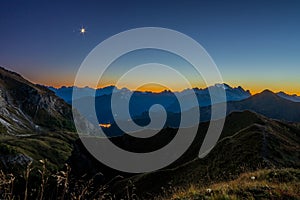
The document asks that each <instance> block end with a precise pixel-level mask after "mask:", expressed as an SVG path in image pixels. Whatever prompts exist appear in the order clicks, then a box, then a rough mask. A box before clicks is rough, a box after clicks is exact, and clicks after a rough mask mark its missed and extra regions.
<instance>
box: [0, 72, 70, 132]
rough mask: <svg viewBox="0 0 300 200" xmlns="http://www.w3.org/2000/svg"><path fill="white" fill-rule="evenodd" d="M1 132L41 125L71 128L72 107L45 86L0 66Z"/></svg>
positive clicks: (37, 129) (35, 128) (38, 128)
mask: <svg viewBox="0 0 300 200" xmlns="http://www.w3.org/2000/svg"><path fill="white" fill-rule="evenodd" d="M0 124H1V127H2V129H0V130H2V133H8V134H10V135H18V134H33V133H36V132H40V131H42V130H43V129H50V130H57V129H65V130H73V123H72V112H71V107H70V106H69V105H68V104H66V103H65V102H64V101H63V100H62V99H60V98H58V97H56V96H55V94H54V93H53V92H52V91H50V90H49V89H47V88H46V87H43V86H39V85H35V84H32V83H30V82H29V81H27V80H25V79H24V78H23V77H22V76H20V75H19V74H16V73H14V72H10V71H8V70H6V69H4V68H0Z"/></svg>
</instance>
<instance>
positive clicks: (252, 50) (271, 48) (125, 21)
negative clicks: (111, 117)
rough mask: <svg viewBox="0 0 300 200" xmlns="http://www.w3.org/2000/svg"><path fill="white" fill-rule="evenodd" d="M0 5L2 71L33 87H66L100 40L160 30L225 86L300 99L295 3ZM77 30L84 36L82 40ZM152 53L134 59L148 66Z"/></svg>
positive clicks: (11, 0) (299, 27) (299, 15)
mask: <svg viewBox="0 0 300 200" xmlns="http://www.w3.org/2000/svg"><path fill="white" fill-rule="evenodd" d="M0 5H1V6H0V29H1V31H0V45H1V46H0V66H2V67H5V68H8V69H10V70H13V71H16V72H18V73H20V74H22V75H23V76H24V77H25V78H27V79H29V80H30V81H32V82H34V83H39V84H44V85H51V86H55V87H59V86H62V85H66V86H70V85H72V84H73V82H74V77H75V74H76V72H77V69H78V68H79V66H80V64H81V63H82V61H83V60H84V58H85V57H86V56H87V54H88V53H89V52H90V51H91V50H92V49H93V48H94V47H95V46H97V45H98V44H99V43H100V42H102V41H103V40H105V39H107V38H108V37H110V36H112V35H114V34H117V33H119V32H122V31H125V30H128V29H132V28H138V27H164V28H169V29H174V30H177V31H180V32H182V33H184V34H186V35H188V36H190V37H192V38H193V39H195V40H196V41H198V42H199V43H200V44H201V45H202V46H203V47H204V48H205V49H206V51H207V52H208V53H209V54H210V56H211V57H212V58H213V60H214V61H215V63H216V65H217V66H218V67H219V70H220V72H221V74H222V76H223V79H224V82H226V83H228V84H230V85H232V86H239V85H241V86H242V87H244V88H245V89H250V91H251V92H252V93H256V92H260V91H262V90H264V89H271V90H273V91H274V92H278V91H285V92H287V93H290V94H293V93H297V94H299V95H300V78H299V76H300V1H297V0H295V1H292V0H291V1H276V0H274V1H156V0H154V1H58V0H56V1H38V0H37V1H31V0H26V1H21V0H20V1H15V0H3V1H1V3H0ZM82 26H83V27H85V28H86V31H87V32H86V34H84V35H82V34H80V32H79V30H80V28H81V27H82ZM153 53H155V52H146V54H141V55H139V59H140V60H143V59H144V60H145V61H147V56H149V55H151V54H153ZM166 58H170V57H168V56H162V58H160V59H161V60H166ZM125 62H126V63H131V62H128V59H127V61H125ZM170 62H171V63H172V61H170ZM173 63H177V65H178V67H185V66H184V65H179V64H180V62H175V61H173ZM119 65H120V66H121V67H122V66H124V65H123V64H119ZM187 73H189V72H187ZM191 74H192V73H191ZM191 76H192V75H191ZM107 77H108V78H107V82H105V83H103V85H109V84H110V82H109V78H112V77H110V76H109V75H108V76H107ZM200 82H201V81H199V87H202V84H201V83H200ZM193 85H194V86H196V85H197V81H195V82H194V83H193Z"/></svg>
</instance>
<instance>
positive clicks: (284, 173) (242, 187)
mask: <svg viewBox="0 0 300 200" xmlns="http://www.w3.org/2000/svg"><path fill="white" fill-rule="evenodd" d="M251 177H252V179H251ZM253 178H254V180H253ZM171 190H172V191H171V194H170V195H167V196H160V197H157V199H172V200H175V199H176V200H183V199H185V200H187V199H300V170H299V169H277V170H259V171H255V172H250V173H244V174H242V175H240V176H239V177H238V178H237V179H235V180H232V181H228V182H221V183H215V184H212V185H209V186H206V187H201V186H196V185H190V186H189V187H187V188H177V189H174V188H172V189H171Z"/></svg>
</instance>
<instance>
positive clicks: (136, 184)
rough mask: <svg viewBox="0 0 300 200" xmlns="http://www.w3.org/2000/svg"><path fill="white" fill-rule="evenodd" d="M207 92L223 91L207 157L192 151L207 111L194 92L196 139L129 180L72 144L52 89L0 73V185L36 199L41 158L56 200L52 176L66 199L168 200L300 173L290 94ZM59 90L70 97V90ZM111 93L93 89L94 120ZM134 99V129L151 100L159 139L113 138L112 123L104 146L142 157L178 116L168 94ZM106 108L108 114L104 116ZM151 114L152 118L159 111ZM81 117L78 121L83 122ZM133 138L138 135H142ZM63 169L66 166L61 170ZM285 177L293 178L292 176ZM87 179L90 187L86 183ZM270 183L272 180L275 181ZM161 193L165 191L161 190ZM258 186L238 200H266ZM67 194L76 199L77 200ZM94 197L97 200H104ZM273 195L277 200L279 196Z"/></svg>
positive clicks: (299, 115)
mask: <svg viewBox="0 0 300 200" xmlns="http://www.w3.org/2000/svg"><path fill="white" fill-rule="evenodd" d="M213 87H217V88H218V87H225V89H226V94H230V95H228V96H230V99H228V97H227V100H228V102H227V108H228V109H227V117H226V120H225V125H224V128H223V131H222V134H221V137H220V139H219V141H218V143H217V144H216V145H215V147H214V148H213V149H212V151H211V152H210V153H209V154H208V155H207V156H206V157H205V158H203V159H200V158H198V153H199V149H200V147H201V144H202V142H203V139H204V137H205V135H206V130H207V128H208V126H209V119H210V110H211V105H210V103H209V102H208V103H206V104H205V101H204V100H203V99H205V98H206V95H207V89H193V90H194V91H196V93H197V96H199V97H201V99H202V103H203V105H202V106H200V113H201V116H200V117H201V118H199V124H195V126H197V127H198V131H197V135H196V137H195V139H194V141H193V143H192V144H191V146H190V147H189V148H188V150H187V151H186V152H185V153H184V154H183V155H182V156H181V157H180V158H179V159H178V160H176V161H175V162H174V163H172V164H171V165H169V166H167V167H165V168H163V169H160V170H157V171H154V172H149V173H142V174H129V173H124V172H120V171H117V170H114V169H111V168H110V167H109V166H106V165H104V164H102V163H100V162H99V161H97V160H96V159H95V158H94V157H93V156H92V155H91V154H89V152H88V151H87V150H86V148H85V147H84V146H83V145H82V143H81V140H79V139H78V136H77V133H76V130H75V127H74V124H73V116H72V109H71V105H70V104H69V103H66V102H65V101H64V100H63V99H62V98H61V97H58V96H57V95H56V92H53V91H52V90H53V88H52V90H51V88H50V89H49V88H47V87H44V86H41V85H36V84H33V83H31V82H29V81H27V80H26V79H24V78H23V77H22V76H21V75H19V74H17V73H15V72H11V71H8V70H6V69H4V68H0V104H1V107H0V141H1V142H0V171H1V174H0V175H1V176H0V179H1V181H2V178H3V177H4V176H5V177H6V176H7V177H8V176H10V174H14V175H15V176H16V177H17V178H16V181H15V182H16V183H15V185H14V188H15V189H14V191H13V195H14V197H15V198H20V199H22V198H24V189H25V188H24V187H25V185H26V184H25V183H26V181H29V183H28V187H29V189H30V190H29V191H32V192H31V193H30V194H28V195H29V196H28V198H36V197H37V196H36V193H35V192H34V191H41V189H37V190H36V188H40V185H41V184H40V183H41V180H43V178H39V176H41V170H43V165H42V163H43V162H44V161H43V160H47V173H45V174H44V176H47V177H48V178H49V180H51V181H52V182H51V181H49V182H48V183H47V186H46V187H45V188H44V189H45V194H44V198H45V199H48V198H49V199H50V198H55V195H57V194H60V193H61V192H63V191H64V190H61V185H60V184H61V183H62V182H56V181H57V180H56V179H54V178H53V177H63V179H62V180H63V181H64V182H63V183H64V184H62V185H67V186H68V193H66V195H65V199H78V198H77V197H79V196H81V197H82V195H83V192H84V191H88V192H87V193H85V194H84V195H85V196H84V198H85V199H93V198H95V195H100V194H99V189H98V188H105V191H104V192H105V195H111V196H110V197H111V198H116V199H121V198H123V199H126V198H127V199H128V195H131V197H133V196H134V197H137V196H138V197H139V199H155V198H156V199H157V198H158V196H160V195H162V196H160V197H159V199H168V198H167V197H168V195H170V194H172V191H174V190H175V188H179V189H180V190H185V188H186V187H188V186H190V185H199V186H200V187H207V186H208V185H210V184H215V183H219V182H228V181H231V180H234V179H236V178H237V177H238V176H239V175H240V174H241V173H244V172H252V171H255V170H264V169H272V170H274V169H277V168H280V169H283V168H293V169H296V170H297V169H299V167H300V146H299V144H300V103H299V102H297V96H292V97H293V98H292V99H289V98H288V96H287V95H285V97H283V96H282V95H283V93H280V94H279V93H278V94H276V93H273V92H271V91H269V90H265V91H263V92H262V93H259V94H255V95H250V93H249V91H245V90H244V89H242V88H241V87H237V88H231V87H230V86H228V85H226V84H217V85H215V86H213ZM65 90H66V91H70V88H65ZM113 90H114V87H113V86H111V87H108V88H105V89H102V90H101V89H100V90H99V91H98V93H97V94H98V95H97V97H96V109H99V110H100V111H98V112H99V113H101V116H103V115H104V116H106V115H108V117H112V116H113V115H111V116H109V115H110V112H111V111H110V109H107V107H108V108H109V102H110V97H111V94H112V91H113ZM84 91H86V93H85V94H84V95H82V96H81V97H80V98H79V99H77V100H80V99H81V100H82V99H86V98H93V96H90V95H91V91H93V92H94V90H91V89H90V88H84ZM89 92H90V93H89ZM116 92H117V94H118V93H120V96H121V94H122V92H123V95H124V93H125V94H128V93H132V91H129V90H128V89H118V90H116ZM190 92H191V90H185V91H182V92H181V93H180V94H178V95H182V97H184V98H186V99H188V98H189V95H190ZM133 93H134V94H133V95H134V99H132V100H133V101H132V102H133V103H132V102H130V103H131V104H130V105H131V106H132V113H134V120H135V121H136V122H137V123H139V124H142V125H145V124H147V123H149V115H148V113H147V111H146V112H144V111H141V110H139V109H140V108H143V109H146V110H147V109H148V108H149V107H150V106H151V105H153V102H156V103H161V104H162V105H164V106H165V107H166V108H167V111H168V113H167V114H168V115H167V117H168V119H167V124H166V125H165V127H164V128H163V129H162V130H160V131H159V133H158V134H156V135H154V136H152V137H150V138H147V139H142V138H135V137H132V136H130V135H128V134H124V133H123V134H115V133H116V132H118V131H121V130H119V129H118V128H117V127H116V124H114V123H113V122H112V126H111V127H109V128H105V130H106V131H108V133H109V134H111V135H117V136H115V137H111V138H110V140H111V141H112V142H113V143H114V144H116V145H117V146H119V147H120V148H123V149H126V150H129V151H133V152H149V151H153V150H156V149H159V148H161V147H163V146H164V145H166V144H168V143H169V142H170V141H171V140H172V139H173V137H174V136H175V135H176V133H177V126H176V122H178V121H179V120H180V113H178V112H177V111H176V109H174V108H176V106H174V105H175V104H176V101H175V104H174V101H172V100H173V98H175V96H174V93H172V92H170V91H164V92H161V93H152V92H133ZM57 94H58V93H57ZM82 94H83V93H82ZM69 95H70V94H69ZM171 101H172V102H171ZM219 103H224V102H219ZM216 106H218V104H216ZM168 108H169V109H170V110H168ZM105 109H107V113H103V110H105ZM191 109H199V107H198V106H197V105H196V106H193V105H191V106H190V107H189V108H188V109H186V110H184V111H183V112H189V110H191ZM79 112H82V111H80V110H79ZM155 112H157V113H156V114H159V112H158V111H155ZM78 114H79V113H78ZM79 115H80V114H79ZM84 115H85V113H83V116H84ZM154 116H155V115H154ZM87 118H88V117H87ZM82 119H83V120H84V117H82ZM103 121H105V120H103ZM108 122H109V121H108ZM84 123H85V121H84ZM189 128H191V129H192V128H193V127H187V130H188V129H189ZM121 132H122V131H121ZM140 134H143V131H141V132H140ZM99 139H101V138H98V137H95V136H91V137H90V140H92V141H95V142H96V141H97V140H99ZM166 156H167V155H166ZM41 160H42V162H41ZM31 162H32V163H33V166H34V167H36V168H35V169H36V170H34V171H33V172H31V173H32V175H31V177H30V178H29V179H26V177H24V174H25V175H26V169H28V165H29V163H31ZM65 164H67V167H64V166H65ZM70 169H71V170H70ZM24 170H25V171H24ZM287 171H292V172H293V173H294V171H293V170H287ZM2 172H3V173H2ZM57 173H59V176H57ZM66 174H67V176H66ZM3 175H4V176H3ZM274 176H276V175H274ZM296 176H297V175H294V174H293V175H289V176H288V177H289V181H292V180H293V181H294V184H295V188H299V187H298V186H300V185H299V181H298V180H299V179H297V177H296ZM66 177H67V178H66ZM272 178H274V177H268V181H270V179H272ZM280 178H281V179H282V178H283V177H280ZM281 179H280V180H281ZM91 180H93V185H85V183H87V184H88V183H90V182H91ZM247 180H248V182H249V183H250V181H252V180H251V179H250V178H249V179H247ZM272 180H274V181H278V180H279V179H276V177H275V178H274V179H272ZM272 180H271V182H272ZM68 181H70V182H68ZM3 183H4V182H3ZM228 183H230V182H228ZM251 183H253V181H252V182H251ZM264 183H265V182H264ZM268 184H269V182H268ZM78 186H82V188H83V190H79V189H78ZM79 188H80V187H79ZM166 188H169V189H170V191H169V190H168V191H166ZM257 188H260V187H256V186H255V187H254V188H252V189H251V190H247V191H245V192H243V193H241V190H239V191H237V194H238V195H239V198H244V197H245V195H246V196H247V195H249V194H254V193H255V194H257V195H258V197H257V198H259V197H261V198H265V197H266V195H267V194H268V195H269V192H270V191H271V190H272V187H271V186H270V187H267V186H264V187H263V188H260V190H259V191H258V189H257ZM2 191H4V190H2V184H0V198H4V197H6V196H5V193H3V192H2ZM283 193H284V192H283ZM295 194H296V195H294V196H297V194H299V193H297V192H295ZM72 195H73V196H72ZM74 195H77V196H76V198H74ZM101 195H104V194H101ZM101 195H100V196H97V197H99V198H104V196H101ZM259 195H260V196H259ZM282 195H284V194H282ZM285 195H286V194H285ZM56 197H58V196H56ZM106 197H107V196H106ZM276 197H277V198H279V199H280V198H283V197H286V196H279V197H278V196H276ZM288 197H289V198H286V199H290V197H291V196H288ZM107 198H108V197H107ZM183 199H184V198H183ZM187 199H188V198H187ZM200 199H201V198H200ZM295 199H297V198H295Z"/></svg>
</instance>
